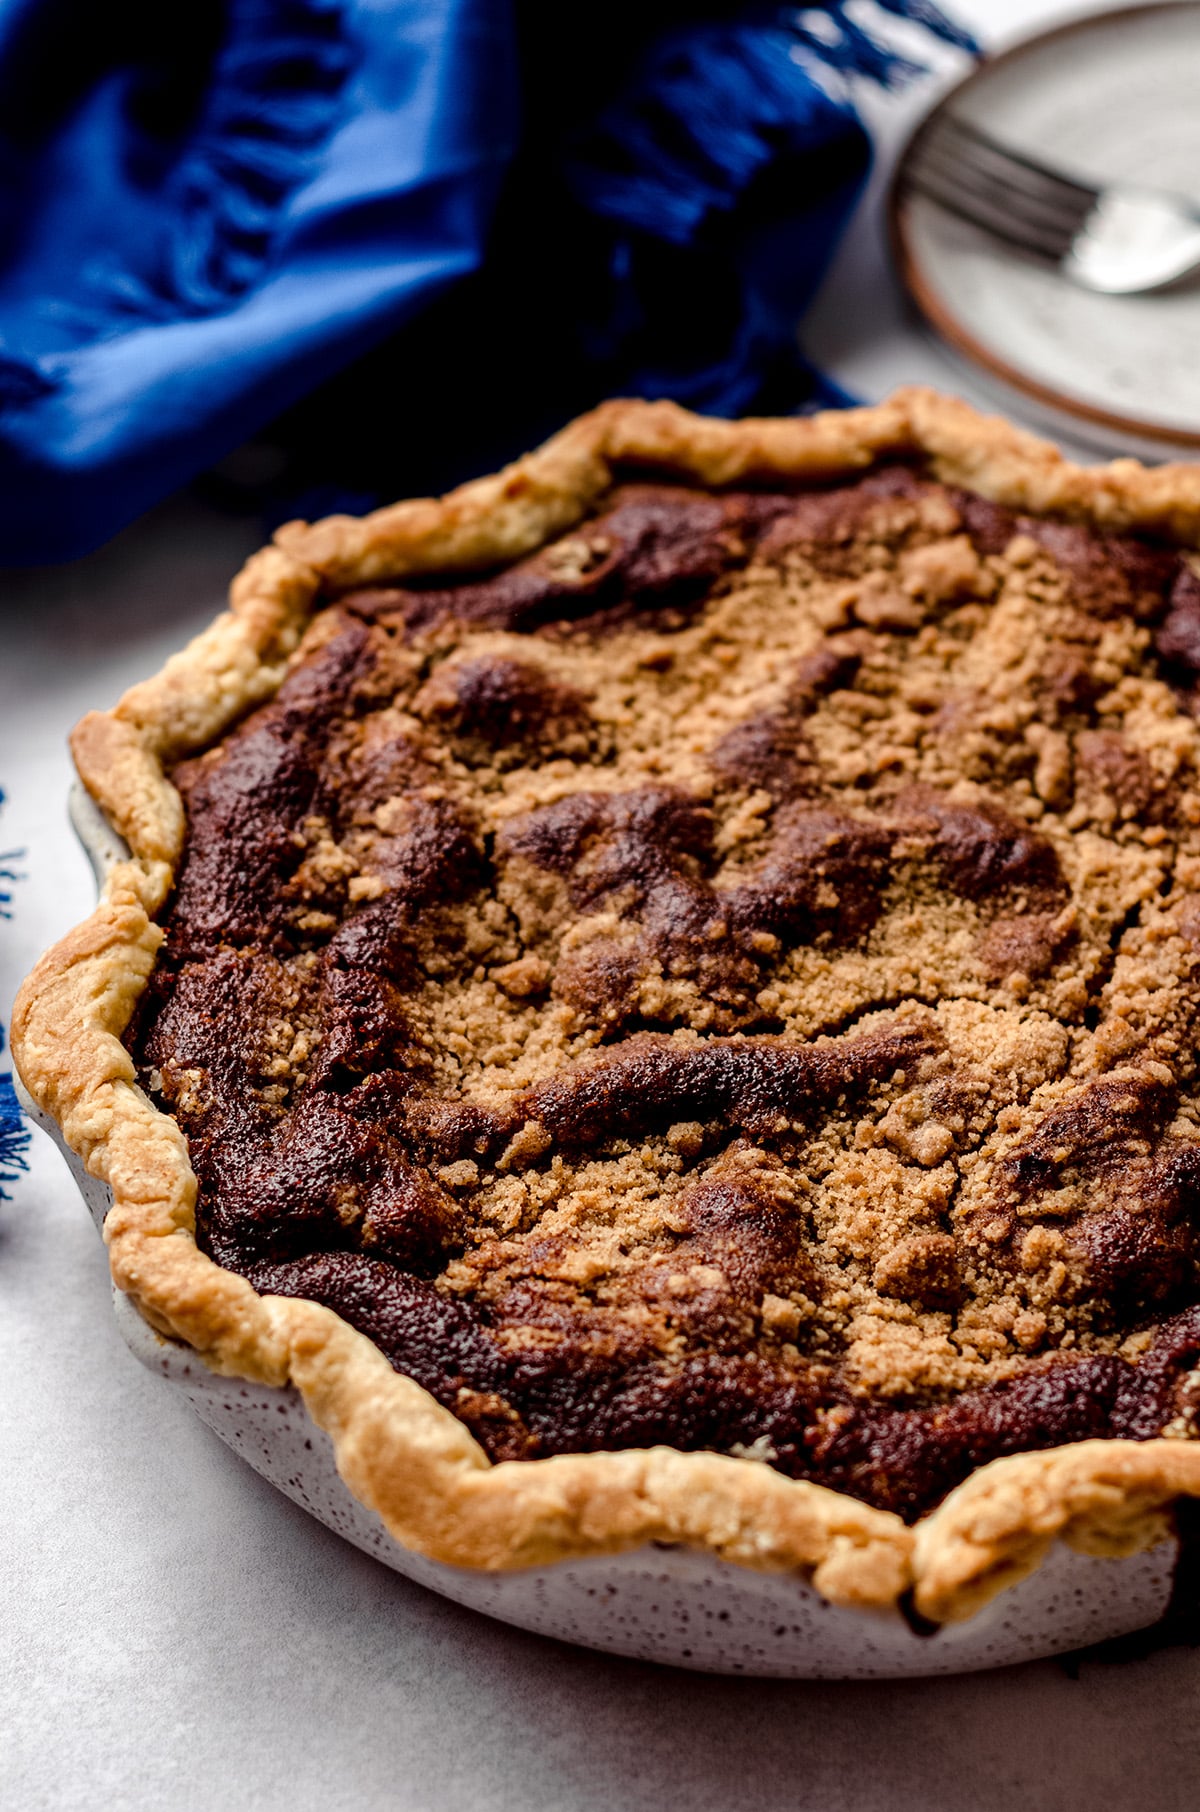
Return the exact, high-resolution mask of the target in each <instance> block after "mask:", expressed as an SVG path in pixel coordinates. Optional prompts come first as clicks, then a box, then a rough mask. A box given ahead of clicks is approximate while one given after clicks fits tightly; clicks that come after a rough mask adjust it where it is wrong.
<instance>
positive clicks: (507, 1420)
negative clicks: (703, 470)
mask: <svg viewBox="0 0 1200 1812" xmlns="http://www.w3.org/2000/svg"><path fill="white" fill-rule="evenodd" d="M1197 673H1200V580H1198V579H1197V577H1196V576H1195V574H1194V573H1193V572H1192V570H1191V569H1190V568H1189V566H1188V565H1187V563H1186V561H1184V560H1181V559H1180V558H1179V557H1178V556H1177V555H1176V554H1175V553H1173V552H1170V551H1168V550H1166V549H1163V548H1159V547H1156V546H1153V545H1151V544H1149V543H1146V542H1139V541H1136V540H1132V539H1119V538H1115V537H1108V536H1101V535H1099V534H1096V533H1093V532H1091V531H1089V530H1087V529H1084V528H1082V527H1079V526H1076V525H1073V524H1068V523H1061V522H1049V521H1043V520H1040V519H1036V518H1017V517H1015V516H1013V515H1011V514H1009V513H1008V512H1006V511H1004V510H1002V509H1000V508H998V507H997V506H995V505H992V504H990V503H988V502H986V501H984V500H983V499H981V498H978V497H975V496H973V495H970V494H968V493H965V492H960V491H952V490H950V489H949V488H947V487H945V486H942V485H939V484H936V483H934V482H932V481H931V480H928V479H926V478H923V477H921V476H919V475H918V474H917V473H915V472H914V471H913V470H911V469H909V468H907V467H893V468H885V469H883V470H882V471H880V472H877V473H875V474H873V475H872V476H871V477H869V478H867V479H865V480H863V481H860V482H858V483H855V484H852V485H843V486H840V487H838V488H835V489H832V490H825V491H810V492H805V493H801V494H785V493H778V494H777V493H752V492H730V493H705V492H698V491H691V490H687V489H685V488H683V487H679V486H668V485H650V484H642V485H627V486H623V487H621V488H620V489H618V490H616V491H615V492H613V493H612V494H610V496H609V498H608V499H607V500H606V501H605V503H604V504H603V506H602V507H601V508H600V510H599V511H598V513H597V514H596V516H595V517H594V518H592V519H591V520H589V521H588V522H586V523H584V524H583V525H582V526H581V527H579V528H577V529H576V530H574V531H572V533H571V534H570V535H568V536H566V537H564V538H563V539H561V540H560V541H558V542H557V543H555V544H553V545H552V546H550V547H548V548H546V549H544V550H543V551H542V552H540V553H538V554H536V555H534V556H532V557H530V558H529V559H526V560H523V561H521V562H519V563H518V564H517V565H515V566H513V567H511V568H509V569H506V570H505V571H502V572H499V573H495V574H492V575H488V576H485V577H483V578H469V579H468V578H463V579H456V580H455V581H454V582H452V583H451V582H443V583H439V584H425V585H422V586H420V587H413V586H408V587H399V586H397V587H391V588H389V587H382V588H377V589H375V590H372V591H369V592H358V593H353V594H350V595H348V596H345V597H342V598H340V599H337V600H335V601H332V602H331V603H329V605H328V606H327V607H326V608H325V609H324V610H323V611H322V612H321V613H320V614H319V615H318V616H317V617H316V619H315V620H314V622H313V625H312V628H311V630H310V631H309V633H308V635H307V637H306V639H305V642H304V644H303V646H302V647H301V649H300V651H299V653H298V654H297V656H296V658H295V660H294V662H293V665H292V668H291V671H290V674H289V677H288V678H287V680H286V681H285V683H284V685H283V687H282V688H281V690H280V691H279V693H278V694H277V696H276V697H275V699H274V700H272V701H271V702H270V703H268V704H267V705H265V706H263V707H261V708H260V709H258V710H256V711H255V712H254V713H253V714H252V715H251V716H250V717H248V718H247V719H246V720H245V721H244V722H243V723H242V724H241V725H240V726H239V727H238V728H237V729H236V730H235V731H234V732H233V733H232V734H231V735H230V736H229V737H227V738H226V740H225V741H224V742H223V743H222V744H221V745H220V746H219V747H218V748H216V749H214V750H212V751H210V752H209V753H207V754H205V755H203V756H201V757H199V758H198V759H196V760H194V761H191V762H188V763H185V764H184V765H183V766H181V767H180V768H179V769H177V770H176V773H175V776H174V778H175V780H176V784H177V785H178V786H179V788H180V790H181V792H182V794H183V796H184V799H185V803H186V805H187V810H188V820H189V835H188V844H187V849H186V852H185V856H184V860H183V863H182V865H181V868H180V872H179V876H178V884H177V889H176V894H175V897H174V900H173V903H172V905H171V908H170V911H169V915H168V917H167V920H166V931H167V937H166V943H165V945H164V949H163V953H162V956H161V958H160V961H159V965H158V967H157V969H156V972H155V975H154V977H153V978H152V981H151V984H150V987H149V988H148V990H147V992H146V995H145V996H144V998H143V1002H142V1007H141V1011H140V1014H139V1017H138V1019H137V1021H136V1023H135V1025H134V1027H133V1028H131V1033H130V1039H131V1045H132V1048H133V1049H134V1051H135V1054H136V1056H137V1057H138V1060H139V1062H140V1064H141V1066H142V1074H143V1078H144V1081H145V1083H146V1086H147V1087H148V1088H149V1089H150V1090H151V1091H152V1092H153V1093H154V1094H155V1096H156V1097H157V1098H158V1099H159V1100H160V1101H161V1102H162V1103H163V1104H164V1105H165V1106H166V1107H167V1108H168V1109H169V1111H171V1112H172V1113H174V1114H175V1116H176V1117H177V1118H178V1119H179V1121H180V1122H181V1124H182V1125H183V1127H184V1129H185V1131H186V1133H187V1136H188V1141H189V1148H190V1152H191V1156H192V1162H193V1165H194V1167H195V1169H196V1173H197V1177H198V1179H199V1183H200V1201H199V1208H198V1216H199V1228H200V1236H201V1240H202V1243H203V1244H204V1245H205V1246H206V1248H207V1249H208V1250H209V1251H210V1252H211V1253H212V1255H213V1256H214V1257H215V1258H216V1259H217V1260H218V1262H220V1263H222V1264H225V1265H227V1266H229V1267H231V1268H233V1269H236V1270H239V1271H241V1272H243V1273H244V1274H246V1275H247V1276H249V1277H250V1278H251V1280H252V1281H253V1282H254V1283H255V1284H256V1286H257V1287H258V1288H259V1289H261V1290H270V1291H277V1292H282V1293H286V1294H300V1295H306V1296H312V1297H314V1298H316V1299H317V1300H320V1301H325V1302H328V1303H329V1304H330V1305H331V1306H333V1307H335V1308H337V1309H338V1311H339V1312H340V1313H341V1314H343V1315H345V1316H346V1318H347V1319H348V1320H350V1321H351V1322H353V1323H354V1324H355V1325H356V1326H359V1327H360V1328H362V1329H363V1331H364V1332H366V1333H368V1334H369V1335H370V1336H371V1337H372V1338H374V1339H375V1340H376V1341H377V1342H378V1344H379V1345H380V1346H381V1347H382V1348H383V1350H384V1351H385V1352H386V1353H387V1354H388V1356H389V1358H390V1359H391V1360H392V1362H393V1363H394V1364H395V1365H397V1366H398V1367H399V1368H400V1369H402V1370H404V1371H406V1372H409V1373H410V1374H411V1375H412V1376H414V1377H416V1378H417V1379H418V1380H419V1382H421V1383H422V1384H424V1385H425V1386H426V1387H427V1388H429V1389H430V1390H432V1391H433V1392H434V1394H435V1395H437V1396H438V1397H439V1399H440V1400H441V1401H443V1402H445V1403H446V1404H447V1405H448V1406H449V1407H450V1408H451V1409H453V1410H454V1411H455V1412H456V1413H457V1414H458V1415H459V1416H460V1417H461V1418H462V1419H463V1420H464V1421H465V1422H466V1423H467V1424H468V1425H469V1426H470V1427H471V1428H472V1430H473V1431H474V1432H475V1433H476V1435H477V1436H478V1438H479V1439H480V1440H481V1441H482V1442H483V1444H484V1445H485V1447H486V1448H487V1449H488V1451H489V1452H490V1453H491V1454H492V1455H493V1456H494V1457H496V1458H524V1457H532V1456H534V1455H538V1454H544V1453H550V1452H556V1451H578V1450H584V1449H591V1448H598V1447H607V1446H620V1445H641V1444H647V1443H649V1442H654V1441H666V1442H669V1443H671V1444H672V1445H675V1446H681V1447H696V1446H704V1447H716V1448H718V1449H721V1450H724V1451H731V1452H732V1451H737V1452H743V1451H748V1452H752V1453H753V1454H754V1455H755V1456H757V1457H759V1458H762V1459H764V1460H765V1461H767V1462H768V1463H771V1464H775V1465H778V1466H780V1467H782V1468H783V1469H784V1470H786V1471H788V1472H791V1473H793V1474H796V1475H798V1476H806V1477H815V1478H820V1479H822V1480H824V1481H825V1482H828V1483H833V1484H836V1485H838V1486H839V1487H840V1488H842V1489H845V1490H849V1491H853V1492H855V1493H857V1494H858V1495H860V1496H863V1497H867V1498H869V1499H870V1500H871V1501H873V1502H876V1503H880V1504H883V1505H885V1506H887V1507H889V1508H896V1509H899V1510H901V1511H902V1513H904V1514H906V1515H915V1514H918V1513H919V1512H920V1511H921V1510H923V1509H924V1508H926V1507H927V1506H928V1505H929V1504H930V1503H931V1502H933V1501H936V1499H937V1498H938V1497H939V1496H941V1495H942V1494H943V1493H944V1491H945V1490H946V1489H948V1488H949V1486H950V1485H952V1484H953V1483H955V1482H956V1481H957V1479H958V1478H961V1477H962V1476H964V1475H965V1473H966V1472H967V1471H969V1470H970V1469H971V1467H972V1466H974V1465H976V1464H979V1463H982V1461H983V1460H985V1459H989V1458H992V1457H994V1456H995V1455H996V1454H998V1453H1001V1452H1009V1451H1016V1450H1020V1449H1023V1448H1029V1447H1036V1446H1044V1445H1052V1444H1056V1443H1057V1442H1061V1441H1063V1440H1071V1439H1081V1438H1085V1437H1086V1436H1088V1435H1093V1434H1096V1433H1126V1434H1132V1435H1134V1436H1150V1435H1153V1434H1155V1433H1158V1432H1160V1431H1161V1430H1162V1429H1163V1428H1164V1427H1166V1426H1167V1425H1168V1424H1171V1425H1172V1431H1173V1432H1178V1431H1179V1430H1180V1429H1181V1428H1182V1429H1185V1430H1186V1429H1188V1428H1190V1414H1191V1399H1190V1395H1189V1392H1190V1377H1191V1368H1192V1366H1194V1365H1195V1363H1196V1361H1197V1357H1198V1356H1200V1309H1198V1308H1197V1304H1200V1262H1198V1261H1200V1212H1198V1211H1200V1081H1198V1078H1197V1061H1196V1055H1195V1050H1196V1026H1197V1015H1198V1011H1200V969H1198V965H1200V726H1198V724H1197V722H1196V720H1195V719H1194V717H1193V715H1192V712H1191V706H1192V704H1193V702H1194V700H1193V693H1194V689H1195V687H1196V676H1197Z"/></svg>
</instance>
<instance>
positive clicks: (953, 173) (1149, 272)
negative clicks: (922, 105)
mask: <svg viewBox="0 0 1200 1812" xmlns="http://www.w3.org/2000/svg"><path fill="white" fill-rule="evenodd" d="M899 182H900V187H901V190H902V191H903V190H904V189H905V188H911V189H916V190H918V191H919V192H920V193H921V194H923V195H927V196H929V198H930V200H932V201H936V202H938V203H939V205H940V206H942V207H943V208H946V209H948V210H949V212H950V213H952V214H957V215H959V216H960V217H961V218H962V219H964V220H969V221H972V222H973V223H974V225H976V226H978V227H982V228H984V230H985V231H987V232H989V233H992V234H994V235H995V237H996V238H998V239H1004V240H1006V241H1007V242H1008V243H1009V244H1010V245H1015V246H1019V247H1020V249H1021V250H1022V251H1024V252H1028V253H1030V254H1031V255H1032V256H1034V257H1036V258H1040V259H1043V260H1045V261H1046V262H1048V263H1051V264H1053V265H1055V266H1057V268H1058V269H1059V270H1060V271H1061V272H1062V274H1063V276H1064V277H1068V278H1069V279H1070V280H1071V281H1072V282H1073V283H1077V284H1079V285H1080V286H1081V287H1082V288H1083V289H1095V290H1102V291H1104V292H1105V293H1106V294H1108V295H1125V296H1129V295H1136V294H1138V293H1140V292H1142V291H1145V290H1152V289H1162V288H1163V287H1164V286H1165V285H1166V284H1168V283H1176V282H1178V281H1179V279H1180V278H1181V277H1186V276H1187V275H1188V274H1189V273H1190V272H1192V271H1195V270H1200V208H1197V207H1194V206H1192V205H1191V204H1189V203H1188V202H1187V201H1185V200H1183V199H1182V198H1181V197H1178V196H1174V195H1168V194H1162V193H1160V192H1159V191H1157V190H1154V189H1141V188H1136V187H1134V186H1133V185H1126V184H1124V183H1118V184H1114V185H1111V186H1109V187H1106V188H1092V187H1090V186H1089V185H1088V184H1087V183H1083V182H1080V181H1078V179H1077V178H1075V177H1073V176H1067V175H1065V174H1064V173H1063V172H1062V171H1060V170H1050V169H1047V168H1046V166H1045V165H1044V164H1039V163H1037V162H1035V161H1034V159H1033V158H1031V157H1026V156H1024V155H1023V153H1021V152H1019V151H1012V150H1010V149H1009V148H1008V146H1007V145H1002V144H999V143H998V142H997V141H996V140H995V139H993V138H990V137H989V136H988V134H987V133H985V132H981V131H980V130H979V128H978V127H977V126H973V125H969V124H968V123H967V122H966V121H965V120H962V119H958V118H956V117H955V116H954V114H952V113H948V112H938V113H935V114H934V115H933V117H932V118H931V119H930V120H928V121H927V122H926V124H925V125H923V126H922V127H921V128H920V130H919V131H918V133H917V135H916V137H915V138H914V139H913V142H912V144H911V146H910V147H909V150H908V153H907V155H906V157H905V158H904V160H903V163H902V165H901V169H900V177H899Z"/></svg>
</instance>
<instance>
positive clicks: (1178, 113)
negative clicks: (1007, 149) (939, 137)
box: [891, 0, 1200, 457]
mask: <svg viewBox="0 0 1200 1812" xmlns="http://www.w3.org/2000/svg"><path fill="white" fill-rule="evenodd" d="M939 108H948V109H950V110H951V111H953V112H954V113H955V114H956V115H957V116H958V117H960V118H963V119H967V120H970V121H972V122H974V123H975V124H977V125H979V126H981V127H983V128H985V129H986V130H987V131H988V132H989V133H991V134H992V136H993V137H995V138H997V139H999V140H1001V141H1002V142H1004V143H1006V144H1011V145H1012V146H1013V147H1014V148H1016V149H1019V150H1022V151H1024V152H1025V153H1027V155H1029V156H1031V157H1035V158H1040V159H1042V160H1043V161H1044V162H1046V163H1047V164H1051V165H1053V166H1055V167H1057V168H1060V169H1063V170H1066V171H1069V172H1073V173H1076V174H1078V175H1079V176H1081V177H1082V178H1083V179H1084V180H1085V181H1088V182H1093V183H1096V184H1100V183H1104V182H1113V181H1122V180H1124V181H1128V182H1135V183H1139V184H1144V185H1147V186H1150V187H1159V188H1164V189H1170V190H1173V191H1175V192H1177V193H1180V194H1184V195H1188V196H1190V197H1191V198H1192V199H1194V200H1195V201H1196V202H1197V203H1200V4H1196V3H1194V0H1169V3H1167V4H1163V5H1151V6H1140V7H1135V8H1132V9H1129V10H1120V11H1115V12H1107V13H1098V14H1093V15H1090V16H1088V17H1085V18H1082V19H1077V20H1074V21H1072V22H1070V23H1068V24H1066V25H1060V26H1058V27H1057V28H1056V29H1054V30H1052V31H1048V32H1046V33H1043V34H1041V35H1039V36H1037V37H1034V38H1029V39H1027V40H1025V41H1024V42H1023V43H1020V44H1017V45H1015V46H1013V47H1012V48H1011V49H1009V50H1007V51H1004V52H1002V53H1001V54H1000V55H998V56H996V57H995V58H993V59H991V60H989V61H987V62H985V63H983V64H982V65H981V66H980V67H978V68H977V69H976V70H974V71H973V72H972V73H971V74H970V75H969V76H967V77H966V79H965V80H964V81H962V82H961V83H960V84H959V85H958V86H957V87H956V88H954V89H953V90H952V91H951V92H950V93H949V94H948V95H946V96H944V97H943V99H942V100H941V101H940V102H939ZM903 168H904V159H903V157H902V158H901V160H900V165H899V168H898V173H897V181H896V184H895V186H894V188H893V194H892V204H891V222H892V233H893V242H894V245H895V249H896V256H897V263H898V265H899V269H900V273H901V276H902V278H903V280H904V282H905V284H906V285H907V288H908V290H909V292H910V294H911V295H912V297H913V299H914V300H915V302H916V304H917V306H918V308H919V309H920V310H921V313H922V314H923V315H924V317H925V319H926V321H927V322H928V323H929V325H930V326H931V327H933V328H934V330H935V331H936V332H937V333H938V334H939V335H940V336H941V337H942V338H943V339H944V340H945V341H946V342H947V343H948V344H949V345H950V346H951V347H952V348H954V349H955V350H956V351H957V352H958V353H959V354H960V355H962V356H963V357H965V358H966V359H968V360H970V362H971V364H972V365H973V366H974V367H975V369H976V374H977V375H982V376H984V378H985V379H986V380H989V381H990V384H991V386H992V387H993V388H996V389H998V390H1000V391H1001V392H1003V393H1006V400H1008V401H1009V402H1010V403H1011V398H1012V394H1013V393H1014V392H1016V393H1017V394H1018V395H1019V396H1020V398H1021V410H1022V413H1023V414H1025V415H1026V416H1035V417H1038V418H1039V419H1041V420H1042V421H1043V422H1045V423H1046V424H1047V425H1049V426H1051V427H1054V428H1057V429H1058V430H1059V431H1060V432H1062V433H1068V434H1070V435H1071V436H1073V437H1074V438H1075V439H1076V440H1085V441H1087V442H1088V443H1090V444H1092V445H1095V446H1098V447H1102V448H1104V449H1105V450H1106V451H1108V452H1123V453H1129V452H1140V453H1143V454H1149V455H1151V456H1157V457H1162V456H1164V455H1168V456H1175V457H1178V456H1179V455H1180V453H1181V452H1183V453H1185V454H1186V453H1187V452H1188V451H1192V452H1196V451H1200V280H1192V281H1190V282H1188V283H1187V284H1184V285H1182V286H1180V287H1179V288H1177V289H1175V290H1171V291H1167V292H1164V293H1161V294H1158V295H1153V296H1100V295H1092V294H1089V293H1088V292H1086V291H1084V290H1081V289H1076V288H1074V287H1073V286H1072V285H1071V284H1070V283H1068V282H1067V281H1066V279H1065V278H1063V277H1060V276H1059V275H1058V274H1057V273H1056V272H1055V271H1053V270H1051V269H1049V268H1047V267H1045V266H1043V265H1039V264H1037V263H1035V262H1034V261H1032V260H1028V259H1024V258H1022V256H1021V254H1020V253H1019V252H1016V251H1014V250H1012V249H1011V248H1010V247H1007V246H1005V245H1003V244H1001V243H1000V242H999V241H998V240H995V239H992V238H991V237H990V236H989V235H988V234H986V233H984V232H982V231H981V230H980V229H978V228H976V227H973V226H971V225H970V224H969V223H967V222H966V221H962V220H958V219H956V218H955V217H954V216H953V215H951V214H948V213H946V212H945V210H944V209H942V208H940V207H938V205H937V203H936V202H933V201H929V200H928V199H926V198H925V197H923V196H920V195H916V194H913V193H910V192H905V191H904V186H903Z"/></svg>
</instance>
